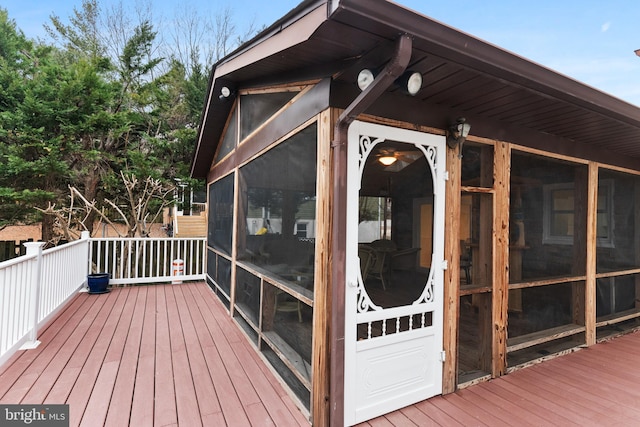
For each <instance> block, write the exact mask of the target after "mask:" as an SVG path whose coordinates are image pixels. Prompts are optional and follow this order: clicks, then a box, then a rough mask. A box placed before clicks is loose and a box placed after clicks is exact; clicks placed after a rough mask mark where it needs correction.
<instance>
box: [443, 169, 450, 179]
mask: <svg viewBox="0 0 640 427" xmlns="http://www.w3.org/2000/svg"><path fill="white" fill-rule="evenodd" d="M444 180H445V181H449V171H444Z"/></svg>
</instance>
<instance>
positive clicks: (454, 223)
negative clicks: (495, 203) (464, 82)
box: [442, 149, 462, 394]
mask: <svg viewBox="0 0 640 427" xmlns="http://www.w3.org/2000/svg"><path fill="white" fill-rule="evenodd" d="M461 169H462V166H461V161H460V158H459V157H458V150H449V149H447V171H448V172H449V180H448V181H447V182H446V187H445V188H446V191H445V206H446V209H447V215H446V216H445V222H444V229H445V230H446V233H445V242H444V257H445V260H446V261H447V263H448V265H449V268H448V269H447V270H445V272H444V307H443V309H444V313H443V328H444V331H443V348H444V351H445V353H446V355H447V357H446V358H445V361H444V366H443V369H442V393H443V394H447V393H453V392H454V391H455V390H456V387H457V370H458V317H459V308H460V307H459V305H460V296H459V293H460V292H459V291H460V172H461Z"/></svg>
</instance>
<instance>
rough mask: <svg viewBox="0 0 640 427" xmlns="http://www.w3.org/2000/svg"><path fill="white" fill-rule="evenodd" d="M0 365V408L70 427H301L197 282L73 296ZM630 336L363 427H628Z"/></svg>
mask: <svg viewBox="0 0 640 427" xmlns="http://www.w3.org/2000/svg"><path fill="white" fill-rule="evenodd" d="M40 340H41V341H42V344H41V345H40V346H39V347H38V348H37V349H35V350H29V351H23V352H20V353H19V354H17V355H16V356H15V357H13V358H12V359H11V360H10V361H9V362H8V363H7V364H5V365H4V366H3V367H1V368H0V403H5V404H7V403H28V404H40V403H67V404H69V407H70V416H71V423H70V425H72V426H77V425H83V426H84V425H86V426H102V425H107V426H117V427H121V426H126V425H131V426H142V427H146V426H178V425H179V426H187V427H191V426H200V425H202V426H225V425H227V426H232V427H235V426H245V425H246V426H269V425H275V426H308V425H309V423H308V421H307V419H306V417H305V415H304V414H303V413H302V412H301V411H300V410H299V409H298V407H297V406H296V405H295V403H294V402H293V401H292V400H291V399H290V398H289V396H288V394H287V393H286V391H285V390H284V388H283V387H282V386H281V384H280V383H279V382H278V381H277V380H276V378H275V377H274V375H273V374H272V372H271V371H270V370H269V368H267V366H266V364H265V362H264V361H263V360H262V359H261V358H260V356H259V355H258V354H257V352H256V351H255V349H254V348H253V347H252V345H251V344H250V343H249V341H248V340H247V339H245V337H244V336H243V334H242V333H241V332H240V330H239V329H238V327H237V326H236V324H235V323H234V322H233V320H232V319H231V318H230V317H229V316H228V314H227V313H226V311H225V309H224V308H223V306H222V304H221V303H220V302H219V301H218V299H217V297H215V296H214V295H213V294H212V293H211V291H210V290H209V288H208V287H207V286H206V285H205V284H203V283H193V284H182V285H153V286H135V287H123V288H117V289H114V290H113V291H112V292H110V293H108V294H103V295H88V294H86V293H85V294H79V295H78V296H77V297H76V298H75V299H74V300H73V301H72V302H71V303H70V304H69V305H68V306H67V307H66V309H65V310H64V311H63V312H62V313H61V314H60V315H59V316H57V317H56V319H54V320H53V321H52V323H51V324H49V325H48V327H47V328H46V329H45V330H44V331H43V332H42V333H41V335H40ZM638 420H640V333H634V334H629V335H626V336H623V337H620V338H616V339H614V340H611V341H608V342H605V343H601V344H598V345H596V346H594V347H591V348H588V349H583V350H580V351H578V352H575V353H572V354H569V355H566V356H562V357H558V358H556V359H553V360H550V361H547V362H544V363H542V364H539V365H536V366H532V367H530V368H527V369H523V370H520V371H517V372H514V373H512V374H510V375H507V376H505V377H502V378H499V379H496V380H493V381H490V382H486V383H482V384H479V385H475V386H472V387H469V388H467V389H464V390H460V391H458V392H456V393H454V394H450V395H447V396H440V397H436V398H433V399H430V400H427V401H424V402H421V403H419V404H416V405H413V406H410V407H407V408H404V409H401V410H399V411H396V412H393V413H391V414H387V415H385V416H383V417H380V418H377V419H375V420H371V421H369V422H368V423H363V424H362V425H363V426H421V427H422V426H430V425H442V426H457V425H462V426H513V425H519V426H528V425H531V426H545V425H548V426H559V425H561V426H568V425H580V426H613V425H620V426H628V425H637V424H638V422H639V421H638Z"/></svg>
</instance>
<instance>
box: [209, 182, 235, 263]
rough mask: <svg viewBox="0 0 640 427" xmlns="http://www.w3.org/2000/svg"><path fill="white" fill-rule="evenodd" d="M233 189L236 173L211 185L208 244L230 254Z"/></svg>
mask: <svg viewBox="0 0 640 427" xmlns="http://www.w3.org/2000/svg"><path fill="white" fill-rule="evenodd" d="M233 190H234V174H229V175H227V176H226V177H224V178H222V179H219V180H218V181H216V182H214V183H213V184H211V185H210V186H209V217H208V222H209V226H208V233H207V244H208V245H209V246H210V247H212V248H215V249H216V250H218V251H220V252H222V253H224V254H226V255H229V256H230V255H231V244H232V243H231V242H232V240H231V239H232V237H233V236H232V232H233Z"/></svg>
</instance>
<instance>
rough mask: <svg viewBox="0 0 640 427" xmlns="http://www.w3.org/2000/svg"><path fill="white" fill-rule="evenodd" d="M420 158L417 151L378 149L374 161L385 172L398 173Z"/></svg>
mask: <svg viewBox="0 0 640 427" xmlns="http://www.w3.org/2000/svg"><path fill="white" fill-rule="evenodd" d="M420 156H422V153H421V152H420V151H418V150H407V151H398V150H395V149H393V148H380V149H378V152H377V153H376V159H377V160H378V162H380V164H382V165H383V166H384V169H385V170H386V171H390V172H398V171H400V170H402V169H404V168H406V167H407V166H409V165H410V164H411V163H413V162H415V161H416V160H418V159H419V158H420Z"/></svg>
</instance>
